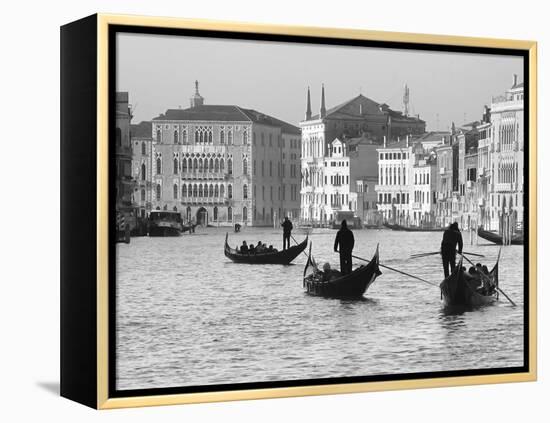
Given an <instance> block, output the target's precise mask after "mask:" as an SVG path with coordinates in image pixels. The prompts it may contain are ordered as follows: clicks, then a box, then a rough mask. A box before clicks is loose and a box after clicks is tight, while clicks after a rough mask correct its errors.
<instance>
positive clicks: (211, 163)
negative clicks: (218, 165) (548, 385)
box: [208, 158, 214, 172]
mask: <svg viewBox="0 0 550 423" xmlns="http://www.w3.org/2000/svg"><path fill="white" fill-rule="evenodd" d="M208 171H209V172H214V159H212V158H210V164H209V166H208Z"/></svg>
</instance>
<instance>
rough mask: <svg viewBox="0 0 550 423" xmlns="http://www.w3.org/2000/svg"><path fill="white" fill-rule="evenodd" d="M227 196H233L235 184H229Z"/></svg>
mask: <svg viewBox="0 0 550 423" xmlns="http://www.w3.org/2000/svg"><path fill="white" fill-rule="evenodd" d="M227 198H233V185H231V184H229V185H227Z"/></svg>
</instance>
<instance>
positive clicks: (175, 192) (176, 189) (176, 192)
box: [173, 184, 178, 200]
mask: <svg viewBox="0 0 550 423" xmlns="http://www.w3.org/2000/svg"><path fill="white" fill-rule="evenodd" d="M173 191H174V200H177V199H178V185H177V184H174V188H173Z"/></svg>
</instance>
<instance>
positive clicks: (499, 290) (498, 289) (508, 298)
mask: <svg viewBox="0 0 550 423" xmlns="http://www.w3.org/2000/svg"><path fill="white" fill-rule="evenodd" d="M462 257H464V255H462ZM464 258H465V259H466V261H467V262H468V263H470V264H471V265H472V266H474V267H475V264H474V263H473V262H472V261H471V260H469V259H468V257H464ZM499 259H500V252H499ZM480 275H481V276H482V277H484V278H487V279H488V280H489V282H491V280H490V279H489V277H488V276H487V275H485V274H483V273H480ZM495 288H496V289H497V291H498V292H500V293H501V294H502V295H504V296H505V297H506V299H507V300H508V301H510V304H512V305H513V306H514V307H515V306H516V303H515V302H513V301H512V299H511V298H510V297H509V296H508V295H506V293H505V292H504V291H503V290H502V289H500V288H499V287H498V286H496V285H495Z"/></svg>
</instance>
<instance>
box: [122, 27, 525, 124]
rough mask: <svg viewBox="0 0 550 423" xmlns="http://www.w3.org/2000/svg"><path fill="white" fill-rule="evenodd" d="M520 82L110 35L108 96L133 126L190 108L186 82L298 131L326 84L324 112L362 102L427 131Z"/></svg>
mask: <svg viewBox="0 0 550 423" xmlns="http://www.w3.org/2000/svg"><path fill="white" fill-rule="evenodd" d="M514 73H515V74H518V78H519V80H520V81H523V60H522V59H521V58H517V57H510V56H496V55H479V54H475V55H471V54H461V53H439V52H437V53H433V52H422V51H411V50H394V49H375V48H365V47H342V46H325V45H312V44H294V43H292V44H289V43H274V42H263V41H234V40H219V39H209V38H194V37H182V36H164V35H149V34H147V35H137V34H119V35H118V39H117V87H116V90H117V91H128V92H129V95H130V103H131V104H132V105H133V106H134V108H135V112H134V119H133V123H138V122H140V121H142V120H150V119H152V118H153V117H155V116H158V115H159V114H160V113H163V112H164V111H166V109H169V108H177V107H179V106H181V107H182V108H187V107H189V98H190V97H191V96H192V95H193V94H194V81H195V80H196V79H197V80H199V83H200V94H201V95H202V96H203V97H204V98H205V104H236V105H239V106H242V107H246V108H253V109H256V110H259V111H261V112H263V113H266V114H270V115H272V116H275V117H277V118H279V119H282V120H285V121H287V122H290V123H293V124H298V122H299V121H300V120H302V119H303V118H304V114H305V109H306V90H307V87H308V86H310V87H311V102H312V109H313V114H316V113H318V111H319V106H320V95H321V83H324V84H325V93H326V102H327V108H330V107H333V106H335V105H337V104H339V103H342V102H344V101H346V100H348V99H351V98H353V97H355V96H356V95H358V94H359V93H362V94H363V95H365V96H367V97H369V98H371V99H373V100H374V101H376V102H378V103H387V104H388V105H389V106H390V107H391V108H393V109H395V110H402V108H403V104H402V97H403V86H404V84H405V83H407V85H408V86H409V89H410V106H409V107H410V111H411V113H412V114H419V115H420V118H422V119H424V120H425V121H426V122H427V129H428V130H437V129H439V130H446V129H448V128H449V127H450V125H451V122H452V121H454V122H455V123H456V124H457V125H460V124H462V123H465V122H470V121H473V120H477V119H479V118H480V117H481V114H482V112H483V105H484V104H489V103H490V102H491V98H492V96H496V95H500V94H503V93H504V91H505V90H506V89H507V88H509V87H510V86H511V85H512V79H513V74H514Z"/></svg>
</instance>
